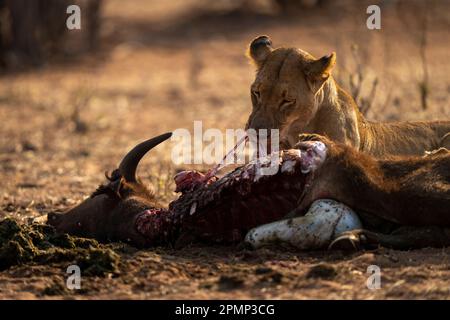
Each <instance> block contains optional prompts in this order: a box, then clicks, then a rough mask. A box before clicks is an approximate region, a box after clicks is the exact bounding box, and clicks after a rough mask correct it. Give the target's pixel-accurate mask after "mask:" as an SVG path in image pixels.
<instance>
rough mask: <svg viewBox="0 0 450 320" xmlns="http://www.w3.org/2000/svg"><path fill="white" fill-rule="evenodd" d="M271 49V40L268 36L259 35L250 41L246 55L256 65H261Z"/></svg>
mask: <svg viewBox="0 0 450 320" xmlns="http://www.w3.org/2000/svg"><path fill="white" fill-rule="evenodd" d="M272 50H273V48H272V41H271V40H270V38H269V37H268V36H259V37H256V38H255V39H253V41H252V42H251V43H250V46H249V48H248V52H247V55H248V56H249V57H250V58H251V59H252V61H253V62H254V63H255V64H256V66H257V67H261V65H262V64H263V63H264V61H265V60H266V59H267V57H268V56H269V54H270V53H271V52H272Z"/></svg>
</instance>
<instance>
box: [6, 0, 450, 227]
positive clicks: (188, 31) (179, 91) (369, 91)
mask: <svg viewBox="0 0 450 320" xmlns="http://www.w3.org/2000/svg"><path fill="white" fill-rule="evenodd" d="M70 4H78V5H79V6H80V8H81V25H82V28H81V30H67V28H66V19H67V17H68V16H69V15H68V14H66V8H67V6H68V5H70ZM370 4H378V5H379V6H380V7H381V30H369V29H367V27H366V19H367V17H368V14H367V13H366V9H367V6H368V5H370ZM449 9H450V1H448V0H427V1H425V0H423V1H419V0H384V1H365V0H361V1H360V0H337V1H334V0H217V1H207V0H172V1H164V0H127V1H120V0H77V1H74V0H71V1H66V0H0V119H1V120H0V121H1V126H0V172H1V173H0V174H1V179H0V218H2V217H4V216H8V215H14V216H15V217H19V218H23V219H27V218H28V217H37V216H41V215H43V214H45V213H47V212H48V211H51V210H54V209H58V208H64V207H67V206H68V205H71V204H74V203H76V202H77V201H79V200H80V199H82V198H83V197H84V196H86V195H87V194H88V193H89V192H90V191H92V190H94V189H95V187H96V185H97V184H99V183H100V182H102V181H103V177H102V172H104V171H105V170H112V169H114V168H115V166H116V165H117V164H118V162H119V161H120V159H121V156H122V155H123V154H124V153H125V152H126V151H127V150H128V149H129V148H131V147H132V146H133V145H134V144H135V143H136V142H138V141H141V140H143V139H146V138H148V137H150V136H153V135H156V134H159V133H162V132H165V131H169V130H174V129H176V128H187V129H189V130H192V129H193V121H194V120H202V121H203V126H204V128H205V129H206V128H219V129H225V128H243V126H244V124H245V121H246V120H247V117H248V114H249V113H250V110H251V102H250V98H249V86H250V84H251V82H252V81H253V78H254V68H253V66H251V65H250V63H249V62H248V60H247V58H246V57H245V50H246V48H247V45H248V43H249V42H250V41H251V40H252V39H253V38H254V37H255V36H257V35H260V34H267V35H269V36H270V37H271V38H272V40H273V44H274V46H275V47H278V46H294V47H298V48H301V49H303V50H305V51H308V52H310V53H311V54H313V55H314V56H316V57H320V56H323V55H325V54H328V53H330V52H331V51H336V52H337V68H336V69H335V71H334V77H335V78H336V80H337V81H338V83H339V84H340V85H341V86H343V87H344V88H346V89H347V90H348V91H349V92H350V93H351V94H352V95H353V97H354V98H355V99H356V100H357V102H358V104H359V106H360V108H361V111H362V112H363V113H364V114H365V115H366V116H367V117H368V118H369V119H372V120H383V121H384V120H389V121H391V120H392V121H394V120H406V119H408V120H421V119H448V118H449V117H450V108H449V98H450V83H449V74H450V65H449V63H448V61H449V42H450V41H449V40H450V36H449V27H450V11H449ZM169 160H170V148H169V145H168V144H167V145H162V146H161V147H159V148H158V149H157V150H155V152H153V153H152V156H148V157H147V158H146V159H145V161H144V162H143V164H142V166H141V170H140V175H141V176H142V177H143V179H144V180H146V181H148V180H147V179H149V180H150V181H152V182H153V185H154V187H155V190H156V192H157V193H158V195H159V197H160V198H161V199H163V200H164V201H166V202H167V201H169V200H170V199H172V198H173V197H174V194H173V192H172V191H173V185H172V179H171V177H172V174H173V172H174V170H175V169H177V168H174V167H173V165H172V164H171V162H170V161H169Z"/></svg>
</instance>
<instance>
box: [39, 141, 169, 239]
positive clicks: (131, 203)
mask: <svg viewBox="0 0 450 320" xmlns="http://www.w3.org/2000/svg"><path fill="white" fill-rule="evenodd" d="M171 135H172V134H171V133H165V134H162V135H160V136H157V137H154V138H152V139H149V140H147V141H144V142H142V143H140V144H138V145H137V146H136V147H134V148H133V149H132V150H131V151H130V152H128V153H127V155H126V156H125V157H124V158H123V160H122V162H121V163H120V165H119V168H118V169H116V170H114V171H113V173H112V174H111V176H107V180H108V181H107V183H105V184H102V185H100V186H99V187H98V189H97V190H96V191H95V192H93V193H92V194H91V196H90V197H89V198H88V199H86V200H84V201H83V202H82V203H80V204H79V205H77V206H75V207H74V208H71V209H69V210H67V211H66V212H63V213H56V212H52V213H49V214H48V217H47V218H48V221H47V223H48V224H50V225H52V226H54V227H55V228H56V230H57V231H58V232H61V233H69V234H73V235H77V236H83V237H93V238H97V239H100V240H121V241H127V242H133V243H134V244H142V245H145V241H146V240H145V239H144V238H143V237H142V235H141V234H139V233H137V232H134V231H133V230H135V228H134V227H130V225H131V224H133V225H134V222H135V221H134V217H135V216H136V215H137V214H138V213H139V212H142V211H143V210H146V209H151V208H157V207H159V205H158V204H157V202H156V200H155V197H154V194H153V193H152V192H151V191H150V190H149V189H148V188H146V187H145V186H144V185H143V184H142V183H140V182H139V181H138V180H137V178H136V169H137V166H138V164H139V161H140V160H141V159H142V157H143V156H144V155H145V154H146V153H147V152H148V151H149V150H150V149H152V148H153V147H155V146H157V145H158V144H160V143H161V142H163V141H165V140H167V139H168V138H170V137H171Z"/></svg>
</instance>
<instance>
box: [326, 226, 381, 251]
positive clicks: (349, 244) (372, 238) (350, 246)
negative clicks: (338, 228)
mask: <svg viewBox="0 0 450 320" xmlns="http://www.w3.org/2000/svg"><path fill="white" fill-rule="evenodd" d="M378 243H379V241H378V238H377V236H376V234H375V233H373V232H370V231H367V230H363V229H359V230H352V231H347V232H343V233H341V234H340V235H339V236H338V237H337V238H336V239H334V240H333V241H332V242H331V243H330V245H329V246H328V250H344V251H359V250H362V249H373V248H376V247H377V246H378Z"/></svg>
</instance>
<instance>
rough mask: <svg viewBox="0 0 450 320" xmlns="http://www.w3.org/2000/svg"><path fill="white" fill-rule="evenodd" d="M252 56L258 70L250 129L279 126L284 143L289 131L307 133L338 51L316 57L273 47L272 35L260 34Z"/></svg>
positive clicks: (252, 44)
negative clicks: (306, 129)
mask: <svg viewBox="0 0 450 320" xmlns="http://www.w3.org/2000/svg"><path fill="white" fill-rule="evenodd" d="M248 56H249V58H250V59H251V60H252V62H253V63H254V64H255V66H256V68H257V73H256V78H255V81H254V82H253V84H252V86H251V99H252V104H253V110H252V113H251V114H250V117H249V118H248V121H247V125H246V129H256V130H258V129H279V130H280V137H281V141H282V144H283V140H284V139H287V137H288V135H289V132H303V130H304V129H305V127H306V126H307V125H308V124H309V123H310V122H311V120H312V119H313V118H314V116H315V114H316V112H317V109H318V106H319V104H320V101H321V99H322V100H323V90H322V88H323V86H324V84H325V83H326V82H327V80H328V78H329V77H330V75H331V70H332V69H333V67H334V65H335V63H336V54H335V53H334V52H333V53H331V54H329V55H327V56H324V57H322V58H320V59H315V58H314V57H313V56H311V55H310V54H308V53H307V52H304V51H302V50H300V49H297V48H277V49H273V48H272V42H271V40H270V39H269V37H267V36H259V37H257V38H256V39H254V40H253V41H252V42H251V43H250V46H249V49H248ZM267 132H270V131H269V130H268V131H267ZM286 142H287V141H284V143H286Z"/></svg>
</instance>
